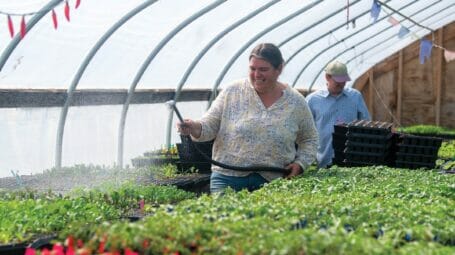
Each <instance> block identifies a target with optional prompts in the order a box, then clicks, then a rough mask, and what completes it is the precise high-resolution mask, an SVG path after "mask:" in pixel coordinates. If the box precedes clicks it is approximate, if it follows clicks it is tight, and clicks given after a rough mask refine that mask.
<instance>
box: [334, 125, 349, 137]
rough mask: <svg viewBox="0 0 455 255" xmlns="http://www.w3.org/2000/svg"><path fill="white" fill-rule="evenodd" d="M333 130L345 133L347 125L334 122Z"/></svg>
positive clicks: (341, 133)
mask: <svg viewBox="0 0 455 255" xmlns="http://www.w3.org/2000/svg"><path fill="white" fill-rule="evenodd" d="M333 131H334V133H335V134H340V135H345V134H346V133H347V132H348V125H347V124H336V125H334V126H333Z"/></svg>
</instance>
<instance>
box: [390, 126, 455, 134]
mask: <svg viewBox="0 0 455 255" xmlns="http://www.w3.org/2000/svg"><path fill="white" fill-rule="evenodd" d="M398 131H399V132H403V133H411V134H437V135H444V134H446V135H455V129H450V128H444V127H439V126H433V125H414V126H409V127H401V128H399V129H398Z"/></svg>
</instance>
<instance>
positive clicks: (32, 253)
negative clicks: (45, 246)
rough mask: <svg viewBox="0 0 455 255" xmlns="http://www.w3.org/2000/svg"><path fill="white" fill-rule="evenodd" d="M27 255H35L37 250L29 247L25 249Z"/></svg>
mask: <svg viewBox="0 0 455 255" xmlns="http://www.w3.org/2000/svg"><path fill="white" fill-rule="evenodd" d="M25 255H35V249H33V248H30V247H27V249H25Z"/></svg>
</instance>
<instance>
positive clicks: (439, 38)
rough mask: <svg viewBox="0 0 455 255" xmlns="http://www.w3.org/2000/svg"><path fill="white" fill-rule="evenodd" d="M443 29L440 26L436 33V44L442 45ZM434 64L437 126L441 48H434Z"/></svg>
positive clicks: (440, 81) (439, 123) (438, 122)
mask: <svg viewBox="0 0 455 255" xmlns="http://www.w3.org/2000/svg"><path fill="white" fill-rule="evenodd" d="M443 30H444V28H443V27H442V28H440V29H439V30H438V31H437V32H436V33H437V35H436V44H438V45H440V46H442V47H444V45H442V44H443V42H444V40H443V35H444V33H443ZM435 50H436V54H435V61H436V63H435V65H434V67H433V77H434V78H433V79H434V93H435V97H436V98H435V99H436V100H435V106H434V108H435V124H436V125H437V126H440V125H441V90H442V61H443V59H442V58H443V56H442V49H440V48H435Z"/></svg>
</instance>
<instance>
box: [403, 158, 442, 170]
mask: <svg viewBox="0 0 455 255" xmlns="http://www.w3.org/2000/svg"><path fill="white" fill-rule="evenodd" d="M435 166H436V165H435V163H423V162H409V161H402V160H396V161H395V167H400V168H409V169H416V168H428V169H433V168H435Z"/></svg>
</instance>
